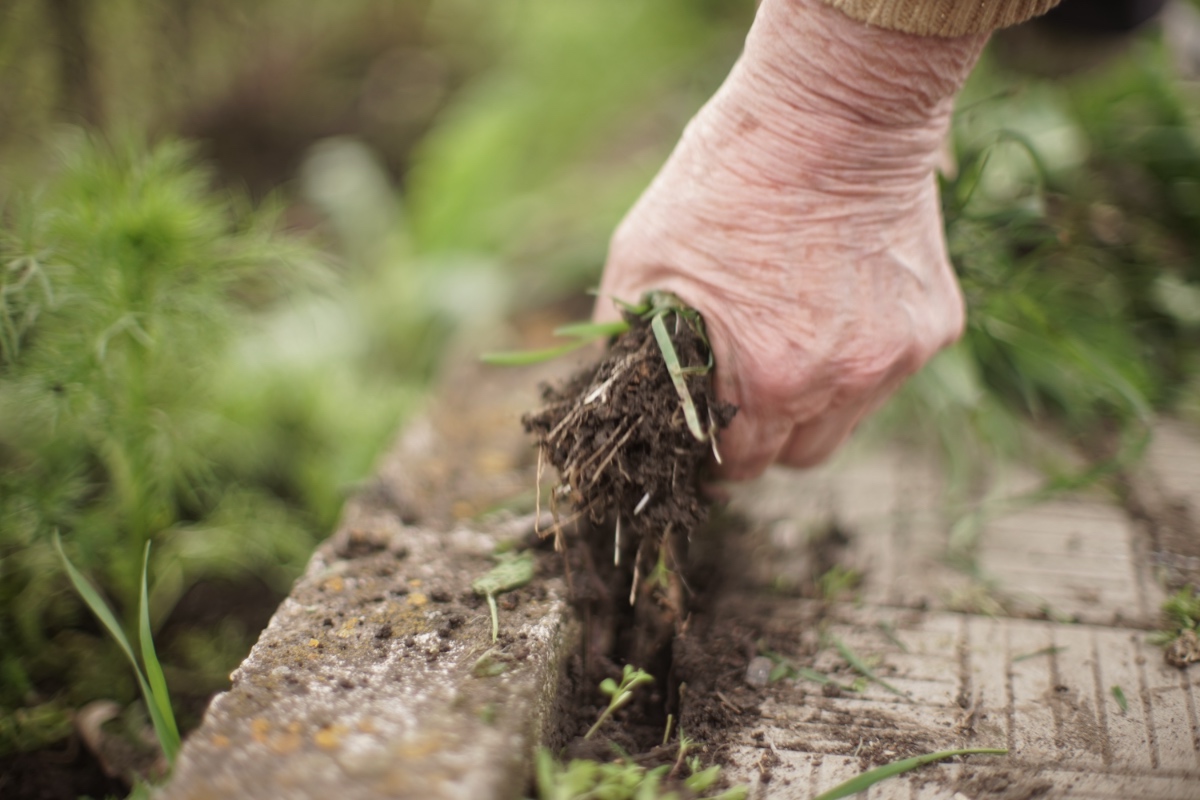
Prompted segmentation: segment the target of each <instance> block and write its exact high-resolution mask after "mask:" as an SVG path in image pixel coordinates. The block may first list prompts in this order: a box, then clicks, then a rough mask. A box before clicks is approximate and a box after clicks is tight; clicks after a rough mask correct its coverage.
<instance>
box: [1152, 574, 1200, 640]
mask: <svg viewBox="0 0 1200 800" xmlns="http://www.w3.org/2000/svg"><path fill="white" fill-rule="evenodd" d="M1162 615H1163V619H1164V620H1165V621H1166V623H1167V627H1166V628H1165V629H1164V630H1160V631H1156V632H1154V633H1153V634H1151V635H1150V641H1151V642H1152V643H1154V644H1157V645H1159V646H1161V647H1166V646H1168V645H1170V644H1171V643H1172V642H1174V641H1175V640H1176V639H1178V638H1179V637H1180V636H1181V635H1182V634H1183V633H1184V631H1189V630H1190V631H1193V632H1195V633H1200V594H1196V589H1195V587H1192V586H1185V587H1183V588H1182V589H1180V590H1179V591H1178V592H1176V593H1175V594H1173V595H1171V596H1170V597H1168V598H1167V599H1166V600H1164V601H1163V604H1162Z"/></svg>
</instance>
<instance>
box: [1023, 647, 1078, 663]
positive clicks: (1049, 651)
mask: <svg viewBox="0 0 1200 800" xmlns="http://www.w3.org/2000/svg"><path fill="white" fill-rule="evenodd" d="M1066 649H1067V648H1065V647H1043V648H1042V649H1041V650H1034V651H1033V652H1032V653H1024V654H1022V655H1019V656H1016V657H1014V658H1013V660H1012V663H1014V664H1016V663H1017V662H1018V661H1028V660H1029V659H1031V658H1037V657H1038V656H1056V655H1058V654H1059V653H1061V652H1062V651H1063V650H1066Z"/></svg>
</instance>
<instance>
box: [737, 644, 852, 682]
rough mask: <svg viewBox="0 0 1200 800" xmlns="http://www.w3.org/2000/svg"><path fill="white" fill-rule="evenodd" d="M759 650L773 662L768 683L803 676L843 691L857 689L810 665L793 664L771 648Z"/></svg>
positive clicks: (805, 678)
mask: <svg viewBox="0 0 1200 800" xmlns="http://www.w3.org/2000/svg"><path fill="white" fill-rule="evenodd" d="M760 652H761V653H762V654H763V656H765V657H766V658H769V659H770V660H771V661H772V662H773V663H774V664H775V666H774V667H772V668H771V672H770V674H769V675H768V676H767V681H768V682H770V683H775V682H776V681H780V680H783V679H784V678H803V679H804V680H806V681H812V682H813V683H817V684H820V685H821V686H824V685H826V684H831V685H833V686H836V687H837V688H839V689H841V690H842V691H843V692H856V691H858V689H856V688H855V687H853V686H846V685H844V684H841V683H838V682H837V681H835V680H834V679H833V678H831V677H829V676H828V675H825V674H824V673H821V672H817V671H816V670H815V669H812V668H811V667H801V666H798V665H796V664H793V663H792V662H791V661H789V660H788V659H787V658H784V657H783V656H781V655H779V653H776V652H774V651H772V650H762V651H760Z"/></svg>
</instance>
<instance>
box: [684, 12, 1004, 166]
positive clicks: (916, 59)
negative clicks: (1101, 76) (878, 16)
mask: <svg viewBox="0 0 1200 800" xmlns="http://www.w3.org/2000/svg"><path fill="white" fill-rule="evenodd" d="M986 40H987V36H986V35H974V36H965V37H957V38H945V37H924V36H916V35H912V34H906V33H900V32H896V31H891V30H886V29H882V28H876V27H872V26H869V25H866V24H864V23H861V22H858V21H856V20H853V19H851V18H850V17H848V16H846V15H844V14H843V13H841V12H840V11H837V10H836V9H834V8H832V7H829V6H827V5H826V4H825V3H823V2H821V1H820V0H763V3H762V5H761V6H760V8H759V12H758V16H757V18H756V20H755V23H754V26H753V28H752V29H751V31H750V34H749V36H748V37H747V40H746V48H745V52H744V53H743V56H742V58H741V59H740V60H739V62H738V64H737V66H736V67H735V68H734V70H733V72H732V73H731V74H730V77H729V80H728V81H727V82H726V84H725V85H724V86H723V87H722V89H721V91H720V92H719V93H718V95H717V96H716V98H714V102H713V103H712V104H711V105H712V108H710V109H706V112H707V113H706V114H702V116H701V127H702V128H705V129H707V132H708V134H709V135H707V136H705V137H704V138H705V139H707V140H708V142H709V144H710V145H712V144H714V143H715V144H716V145H717V146H720V147H723V146H725V145H734V144H735V143H744V144H745V145H747V146H745V147H742V146H737V150H739V151H747V152H748V153H749V154H750V158H751V160H757V161H759V162H760V163H759V164H757V165H756V166H758V167H759V168H761V169H763V170H767V173H766V174H770V175H772V176H774V177H775V178H777V179H779V180H782V181H784V182H787V181H788V179H789V177H794V178H795V179H796V180H806V181H811V180H812V179H813V177H814V173H815V175H822V174H825V175H828V176H830V177H832V178H838V179H841V180H844V181H846V182H849V183H854V182H856V178H857V177H861V178H863V179H865V180H868V181H870V182H871V183H877V182H878V181H881V180H882V181H888V180H898V181H908V180H911V179H913V178H920V179H922V180H923V179H925V178H927V177H928V175H929V174H930V173H931V172H932V169H933V168H934V165H935V164H936V162H937V159H938V154H939V152H940V148H941V146H942V142H943V140H944V138H945V134H946V131H947V128H948V126H949V123H950V116H951V113H952V111H953V103H954V98H955V96H956V95H957V93H958V90H959V89H960V88H961V86H962V84H963V82H965V80H966V78H967V76H968V75H969V73H970V71H971V68H972V67H973V66H974V64H975V62H976V60H977V59H978V57H979V53H980V51H981V50H982V48H983V45H984V43H985V42H986Z"/></svg>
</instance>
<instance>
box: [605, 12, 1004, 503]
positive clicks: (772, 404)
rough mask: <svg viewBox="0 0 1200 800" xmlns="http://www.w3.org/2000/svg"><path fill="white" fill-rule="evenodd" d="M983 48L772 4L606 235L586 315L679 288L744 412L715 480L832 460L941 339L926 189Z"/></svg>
mask: <svg viewBox="0 0 1200 800" xmlns="http://www.w3.org/2000/svg"><path fill="white" fill-rule="evenodd" d="M984 38H985V37H981V36H975V37H966V38H962V39H927V38H924V37H916V36H911V35H907V34H899V33H894V32H891V31H884V30H880V29H877V28H870V27H868V26H865V25H862V24H861V23H857V22H853V21H852V20H850V19H849V18H848V17H845V16H843V15H842V14H841V13H840V12H838V11H836V10H833V9H831V8H829V7H826V6H825V5H824V4H823V3H820V2H818V0H765V2H763V4H762V6H761V7H760V10H759V15H758V18H757V20H756V21H755V24H754V28H753V29H752V31H751V33H750V36H749V38H748V39H747V44H746V51H745V53H744V55H743V56H742V58H741V59H740V60H739V62H738V64H737V65H736V66H735V67H734V70H733V72H732V73H731V74H730V76H729V78H728V79H727V80H726V82H725V84H724V85H723V86H722V87H721V89H720V91H719V92H718V93H717V94H716V96H714V97H713V99H712V100H710V101H709V103H708V104H707V105H706V106H705V107H704V108H703V109H702V110H701V111H700V113H699V114H698V115H697V116H696V118H695V119H694V120H692V122H691V123H690V124H689V125H688V128H687V130H686V131H685V132H684V135H683V138H682V139H681V141H680V143H679V145H678V146H677V147H676V149H675V152H674V153H673V154H672V155H671V157H670V159H669V160H668V161H667V163H666V165H665V166H664V167H663V169H662V171H661V172H660V173H659V175H658V176H657V177H656V178H655V180H654V182H653V183H652V184H651V186H650V187H649V189H647V191H646V192H645V194H644V195H643V196H642V197H641V199H640V200H639V201H638V202H637V204H636V205H635V206H634V208H633V209H632V210H631V211H630V212H629V215H628V216H627V217H626V218H625V220H624V221H623V222H622V223H621V225H620V227H619V228H618V229H617V231H616V234H615V235H614V237H613V240H612V244H611V248H610V251H609V257H608V263H607V265H606V267H605V271H604V277H603V279H602V281H601V285H600V292H601V299H600V301H599V302H598V303H597V306H596V311H595V316H596V318H597V319H601V320H607V319H612V318H615V317H616V316H617V312H616V311H615V309H614V308H613V307H612V303H611V300H609V299H606V298H611V297H617V298H620V299H623V300H627V301H630V302H636V301H637V300H639V299H640V298H641V296H642V294H643V293H644V292H645V291H647V290H650V289H663V290H666V291H670V292H674V293H675V294H677V295H678V296H679V297H680V298H682V299H683V300H684V301H686V302H687V303H688V304H690V305H692V306H694V307H695V308H697V309H698V310H699V311H700V312H701V313H702V314H703V316H704V319H705V322H706V324H707V327H708V333H709V338H710V340H711V342H712V346H713V351H714V356H715V358H716V364H717V371H716V374H715V381H716V387H717V394H718V396H719V397H720V398H721V399H722V400H725V401H727V402H730V403H734V404H735V405H737V406H738V407H739V412H738V415H737V417H736V418H735V419H734V422H733V424H732V425H731V426H730V428H729V429H728V430H727V431H725V432H724V433H723V434H722V436H721V440H720V449H721V453H722V456H723V462H724V466H723V468H722V469H721V474H722V476H723V477H727V478H731V479H742V478H749V477H753V476H755V475H757V474H759V473H760V472H762V471H763V470H764V469H766V467H767V466H768V465H769V464H771V463H772V462H776V461H778V462H781V463H784V464H788V465H791V466H798V467H803V466H809V465H811V464H815V463H817V462H818V461H820V460H822V459H823V458H825V457H826V456H828V455H829V454H830V453H831V452H833V450H834V449H836V448H837V446H838V445H839V444H840V443H841V442H842V441H843V440H844V439H845V438H846V437H847V436H848V435H849V433H850V432H851V431H852V430H853V428H854V426H855V425H856V424H857V423H858V421H859V420H860V419H862V417H863V416H864V415H866V414H867V413H869V412H870V411H872V410H873V409H875V408H876V407H878V406H879V405H880V404H881V403H882V402H883V401H884V399H886V398H887V396H888V395H889V394H891V392H892V391H894V390H895V389H896V387H897V386H899V385H900V383H901V382H902V381H903V380H904V378H905V377H907V376H908V375H910V374H912V373H913V372H915V371H916V370H917V369H918V368H919V367H920V366H921V365H922V364H923V363H924V362H925V361H926V360H928V359H929V358H930V357H931V356H932V355H933V354H934V353H936V352H937V351H938V350H939V349H940V348H942V347H944V346H945V345H947V344H948V343H950V342H952V341H954V340H955V339H956V338H957V337H958V336H959V334H960V332H961V330H962V325H963V304H962V298H961V295H960V293H959V290H958V286H957V283H956V282H955V278H954V273H953V270H952V269H951V267H950V264H949V261H948V258H947V255H946V249H945V241H944V235H943V230H942V222H941V217H940V211H939V199H938V193H937V187H936V183H935V177H934V168H935V164H936V163H937V160H938V156H939V152H940V148H941V145H942V141H943V138H944V136H945V132H946V129H947V126H948V124H949V118H950V112H951V106H952V103H953V98H954V95H955V93H956V92H957V89H958V88H959V86H960V85H961V83H962V81H963V80H964V79H965V77H966V74H967V73H968V72H969V70H970V68H971V66H972V65H973V64H974V61H975V59H976V58H977V56H978V52H979V50H980V49H981V48H982V45H983V41H984Z"/></svg>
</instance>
